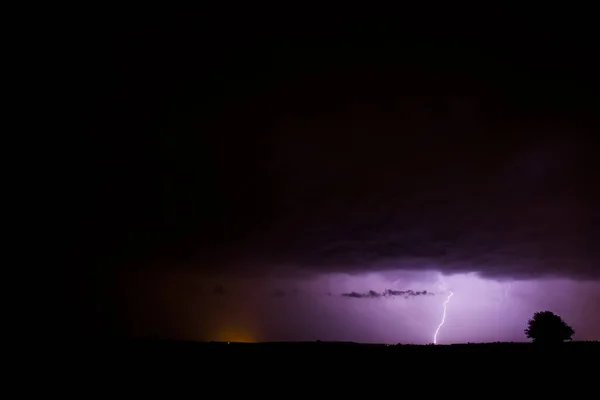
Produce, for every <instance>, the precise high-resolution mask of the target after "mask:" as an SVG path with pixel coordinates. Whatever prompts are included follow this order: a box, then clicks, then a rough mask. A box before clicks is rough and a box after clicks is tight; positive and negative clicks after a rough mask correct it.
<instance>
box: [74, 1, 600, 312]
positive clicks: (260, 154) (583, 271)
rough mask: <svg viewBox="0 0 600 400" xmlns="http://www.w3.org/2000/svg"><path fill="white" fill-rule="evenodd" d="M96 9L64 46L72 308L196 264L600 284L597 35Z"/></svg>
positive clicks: (531, 26) (483, 24)
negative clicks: (423, 268)
mask: <svg viewBox="0 0 600 400" xmlns="http://www.w3.org/2000/svg"><path fill="white" fill-rule="evenodd" d="M457 13H458V11H457ZM509 14H510V13H509ZM90 15H91V16H90V17H89V18H90V19H89V20H86V19H85V18H83V19H82V20H81V21H79V22H78V23H77V28H75V29H74V30H72V31H71V34H70V36H69V40H68V41H67V42H66V44H67V46H65V47H66V48H67V49H68V51H67V53H70V56H69V57H68V58H69V60H70V61H69V62H68V63H67V64H68V68H67V70H68V72H67V73H66V75H69V78H68V79H69V80H70V82H74V84H73V85H71V86H72V88H71V87H69V90H71V89H72V91H73V96H72V99H73V105H72V107H71V108H70V110H71V111H70V112H71V113H72V115H75V116H76V121H77V134H76V135H74V136H73V139H72V140H70V142H69V146H68V148H69V149H70V150H67V149H65V150H64V153H65V158H66V159H68V160H69V161H72V162H71V163H70V164H69V165H70V167H69V168H66V171H64V174H63V177H64V178H65V179H64V182H65V188H66V189H65V192H64V193H65V196H64V197H65V199H66V200H65V202H66V203H67V204H68V205H67V206H65V209H68V211H67V213H68V218H70V220H69V221H71V220H72V221H73V223H74V229H73V230H71V232H73V237H72V238H70V239H72V240H70V241H69V253H70V254H69V256H70V257H72V258H73V262H72V265H73V267H72V268H70V269H69V271H68V273H67V277H68V279H69V283H67V286H68V287H69V288H70V291H67V292H68V293H71V291H77V292H78V293H79V294H73V298H81V299H83V298H84V297H85V298H93V297H94V296H95V293H96V292H95V291H96V290H98V291H100V289H98V288H99V287H101V286H102V285H103V283H102V282H103V280H104V281H106V282H108V281H109V280H110V279H111V278H110V276H112V275H111V274H113V273H114V272H115V271H121V270H125V269H143V268H164V269H169V268H177V267H178V266H181V265H188V266H189V265H193V268H197V269H198V270H199V271H202V272H206V273H217V272H229V273H232V274H238V273H239V274H268V273H277V272H279V273H283V271H284V270H285V268H287V267H290V268H299V269H301V270H306V271H309V272H321V271H325V272H327V271H343V272H352V271H368V270H378V269H379V270H380V269H393V268H405V269H409V268H410V267H411V266H412V267H414V265H415V264H414V261H411V260H425V259H427V260H439V261H440V265H441V266H440V267H439V268H440V269H441V270H442V271H446V272H452V271H471V270H473V268H475V267H473V265H474V264H475V265H477V267H476V270H477V271H478V272H481V273H483V274H487V275H489V276H494V277H528V276H540V275H544V274H555V275H560V276H572V277H580V278H587V277H595V278H597V277H598V273H599V272H600V270H599V269H598V256H599V255H600V254H599V252H598V246H597V240H598V237H599V235H598V233H599V231H600V228H599V227H600V225H599V221H600V218H599V217H600V216H599V212H598V207H597V204H599V201H600V196H599V195H600V193H599V191H598V179H597V174H596V170H597V168H598V167H599V165H598V164H599V163H598V156H597V149H596V147H595V145H594V141H595V140H596V137H595V134H596V132H597V128H598V96H597V94H598V77H597V71H598V70H600V69H599V68H598V62H597V57H596V53H597V52H596V46H595V45H594V44H593V41H592V36H591V27H590V26H589V25H587V24H586V23H585V22H583V21H582V22H581V23H578V24H575V23H574V22H570V23H569V24H568V25H567V24H566V23H564V21H563V23H561V22H560V20H558V21H556V20H551V21H550V20H545V19H544V18H542V17H538V18H532V19H530V18H528V17H527V18H526V17H522V18H517V17H514V16H512V18H513V19H511V20H510V23H508V22H507V21H508V20H507V19H505V18H504V17H501V16H500V15H498V14H494V13H488V14H486V15H487V16H486V17H480V18H477V19H475V18H473V19H470V23H469V24H467V23H466V22H465V21H463V19H466V17H463V19H458V18H455V17H452V16H451V15H450V14H448V15H447V16H445V17H444V18H441V17H439V18H429V17H428V18H420V19H418V21H419V22H417V20H416V19H414V18H413V17H411V14H409V13H390V14H389V15H388V16H387V17H385V18H383V17H381V16H378V17H373V18H368V17H366V16H360V13H357V14H356V15H354V16H353V17H347V18H346V17H343V16H341V15H340V16H337V17H336V18H333V19H328V18H325V17H323V18H320V19H321V21H319V22H318V23H316V22H312V20H311V22H308V21H309V20H306V19H303V18H300V16H296V17H289V18H288V17H286V18H284V17H283V16H279V17H272V18H267V17H266V16H264V15H263V17H262V18H255V17H251V16H250V15H240V16H232V15H229V14H221V13H216V12H214V13H211V12H206V11H202V10H182V11H180V12H169V13H164V14H163V13H160V12H142V11H139V12H137V13H126V12H123V13H120V14H119V13H115V15H113V14H112V13H110V14H108V15H109V16H106V18H104V17H102V18H101V17H99V16H98V15H94V14H93V13H92V14H90ZM103 15H104V14H103ZM517 19H519V20H517ZM422 21H423V22H422ZM552 21H554V22H552ZM575 25H577V29H574V26H575ZM71 217H72V218H71ZM73 249H75V250H73ZM411 263H412V264H411ZM73 293H74V292H73ZM103 296H107V295H106V294H103ZM108 296H110V295H108ZM85 301H87V300H81V302H80V304H83V303H84V302H85ZM93 301H98V302H102V301H106V299H104V300H97V299H96V300H93ZM82 307H83V306H82ZM86 313H87V312H86Z"/></svg>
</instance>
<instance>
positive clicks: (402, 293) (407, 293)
mask: <svg viewBox="0 0 600 400" xmlns="http://www.w3.org/2000/svg"><path fill="white" fill-rule="evenodd" d="M342 296H344V297H353V298H355V299H376V298H380V297H398V296H399V297H404V298H405V299H408V298H409V297H418V296H434V293H432V292H428V291H427V290H422V291H413V290H392V289H386V290H384V291H383V292H376V291H374V290H369V291H368V292H365V293H358V292H350V293H342Z"/></svg>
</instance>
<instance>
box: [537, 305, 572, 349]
mask: <svg viewBox="0 0 600 400" xmlns="http://www.w3.org/2000/svg"><path fill="white" fill-rule="evenodd" d="M574 334H575V331H574V330H573V328H571V327H570V326H569V325H568V324H567V323H566V322H565V321H563V319H562V318H561V317H560V316H558V315H556V314H554V313H553V312H551V311H539V312H536V313H535V314H533V318H531V319H530V320H529V324H528V327H527V329H525V335H526V336H527V337H528V338H529V339H531V340H533V342H534V343H544V344H555V343H562V342H564V341H566V340H571V338H572V337H573V335H574Z"/></svg>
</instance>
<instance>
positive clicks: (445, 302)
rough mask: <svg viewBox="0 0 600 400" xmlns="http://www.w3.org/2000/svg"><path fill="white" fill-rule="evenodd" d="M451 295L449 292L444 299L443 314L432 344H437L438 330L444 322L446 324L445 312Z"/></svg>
mask: <svg viewBox="0 0 600 400" xmlns="http://www.w3.org/2000/svg"><path fill="white" fill-rule="evenodd" d="M453 295H454V293H453V292H452V291H450V294H449V295H448V297H447V298H446V301H444V313H443V314H442V320H441V321H440V324H439V325H438V327H437V329H436V330H435V334H434V335H433V344H437V335H438V333H439V332H440V328H441V327H442V326H443V325H444V322H446V310H447V308H448V303H449V302H450V298H451V297H452V296H453Z"/></svg>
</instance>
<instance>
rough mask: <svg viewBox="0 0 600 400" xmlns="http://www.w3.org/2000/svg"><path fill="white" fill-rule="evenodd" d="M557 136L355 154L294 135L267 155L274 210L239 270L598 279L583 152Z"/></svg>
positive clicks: (599, 226)
mask: <svg viewBox="0 0 600 400" xmlns="http://www.w3.org/2000/svg"><path fill="white" fill-rule="evenodd" d="M538 129H543V127H540V128H538ZM357 130H360V129H359V127H355V129H354V132H356V131H357ZM559 132H560V133H561V134H563V133H562V131H559ZM355 135H356V134H355ZM564 135H565V136H562V137H561V136H559V137H558V138H557V139H555V138H552V139H540V140H539V142H538V141H533V142H531V141H530V142H523V143H519V145H510V146H505V147H504V148H503V147H501V143H502V142H501V141H496V142H494V141H492V140H491V139H489V138H485V137H481V138H478V137H477V136H476V135H474V136H467V137H464V138H463V140H464V141H466V142H467V143H470V144H469V145H464V148H462V147H461V146H460V145H456V144H454V145H451V144H450V143H449V142H444V141H443V140H441V139H440V138H439V137H437V136H434V137H431V138H430V139H431V143H419V141H416V143H415V141H409V140H408V139H406V138H405V139H402V138H392V139H390V138H381V137H378V136H377V135H376V134H372V135H371V136H370V137H367V136H366V133H365V136H364V137H363V136H362V135H357V136H356V137H355V140H357V141H359V143H360V146H354V145H352V146H351V145H348V144H347V143H344V142H341V141H340V142H332V143H331V148H328V145H327V142H326V139H325V140H324V139H320V140H317V139H316V138H311V137H306V136H310V135H308V134H306V133H302V134H301V135H300V136H299V137H297V138H296V139H288V140H290V141H291V142H292V143H294V140H297V141H299V144H298V145H296V144H294V146H293V147H294V151H293V152H291V153H290V152H285V151H282V152H281V153H278V154H277V159H278V160H279V164H277V165H278V170H277V171H278V172H277V173H278V174H279V175H280V181H279V182H280V184H279V185H280V189H279V194H278V199H279V202H280V204H279V205H278V210H279V213H277V214H275V215H274V217H273V218H272V219H271V220H270V224H269V225H268V226H266V227H265V228H264V229H263V230H261V232H258V234H257V235H256V236H253V239H251V240H248V241H247V242H246V243H244V245H243V248H242V251H240V253H239V254H244V256H243V257H245V258H243V257H242V259H241V260H240V264H241V265H243V264H244V262H245V261H249V262H250V263H251V264H252V265H253V268H254V269H255V270H260V268H261V267H265V268H268V267H272V268H273V269H275V270H279V271H281V270H282V266H283V265H291V266H297V267H299V268H301V269H303V270H305V271H312V272H350V273H351V272H367V271H381V270H396V269H405V270H415V269H416V270H423V269H430V270H439V271H443V272H445V273H461V272H478V273H481V274H482V275H484V276H489V277H495V278H504V277H512V278H529V277H539V276H567V277H574V278H589V277H595V278H598V277H600V270H599V269H598V265H599V263H598V260H600V251H599V248H598V246H595V245H594V243H595V242H596V240H597V238H599V237H600V223H599V221H600V213H599V212H598V209H597V207H596V205H595V204H596V203H595V201H596V200H600V198H599V197H598V194H597V193H596V192H595V190H596V187H597V185H596V184H594V183H593V182H594V178H593V174H592V173H591V172H590V170H587V169H586V168H585V166H586V163H591V161H590V160H591V159H592V158H593V157H592V156H593V154H591V153H590V152H589V151H588V150H587V149H586V148H585V147H586V141H585V140H584V139H582V137H581V136H579V137H576V138H575V139H574V140H571V139H569V138H568V137H567V136H566V134H564ZM340 140H341V139H340ZM486 140H490V142H489V143H487V144H486V143H485V141H486ZM515 140H516V139H515ZM436 141H438V142H440V141H441V143H439V144H436ZM313 143H314V144H315V145H314V147H313V146H312V144H313ZM316 143H319V146H316ZM444 143H445V144H446V145H448V146H449V147H448V149H447V150H443V149H442V148H441V146H443V145H444ZM515 143H518V142H515ZM403 147H409V148H410V151H409V150H404V151H402V150H401V149H403ZM389 149H395V152H397V153H395V152H394V151H391V152H390V150H389ZM415 154H417V155H415ZM284 160H286V161H284ZM584 160H585V161H584ZM472 166H476V167H472ZM582 182H587V183H586V184H585V185H584V184H582Z"/></svg>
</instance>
